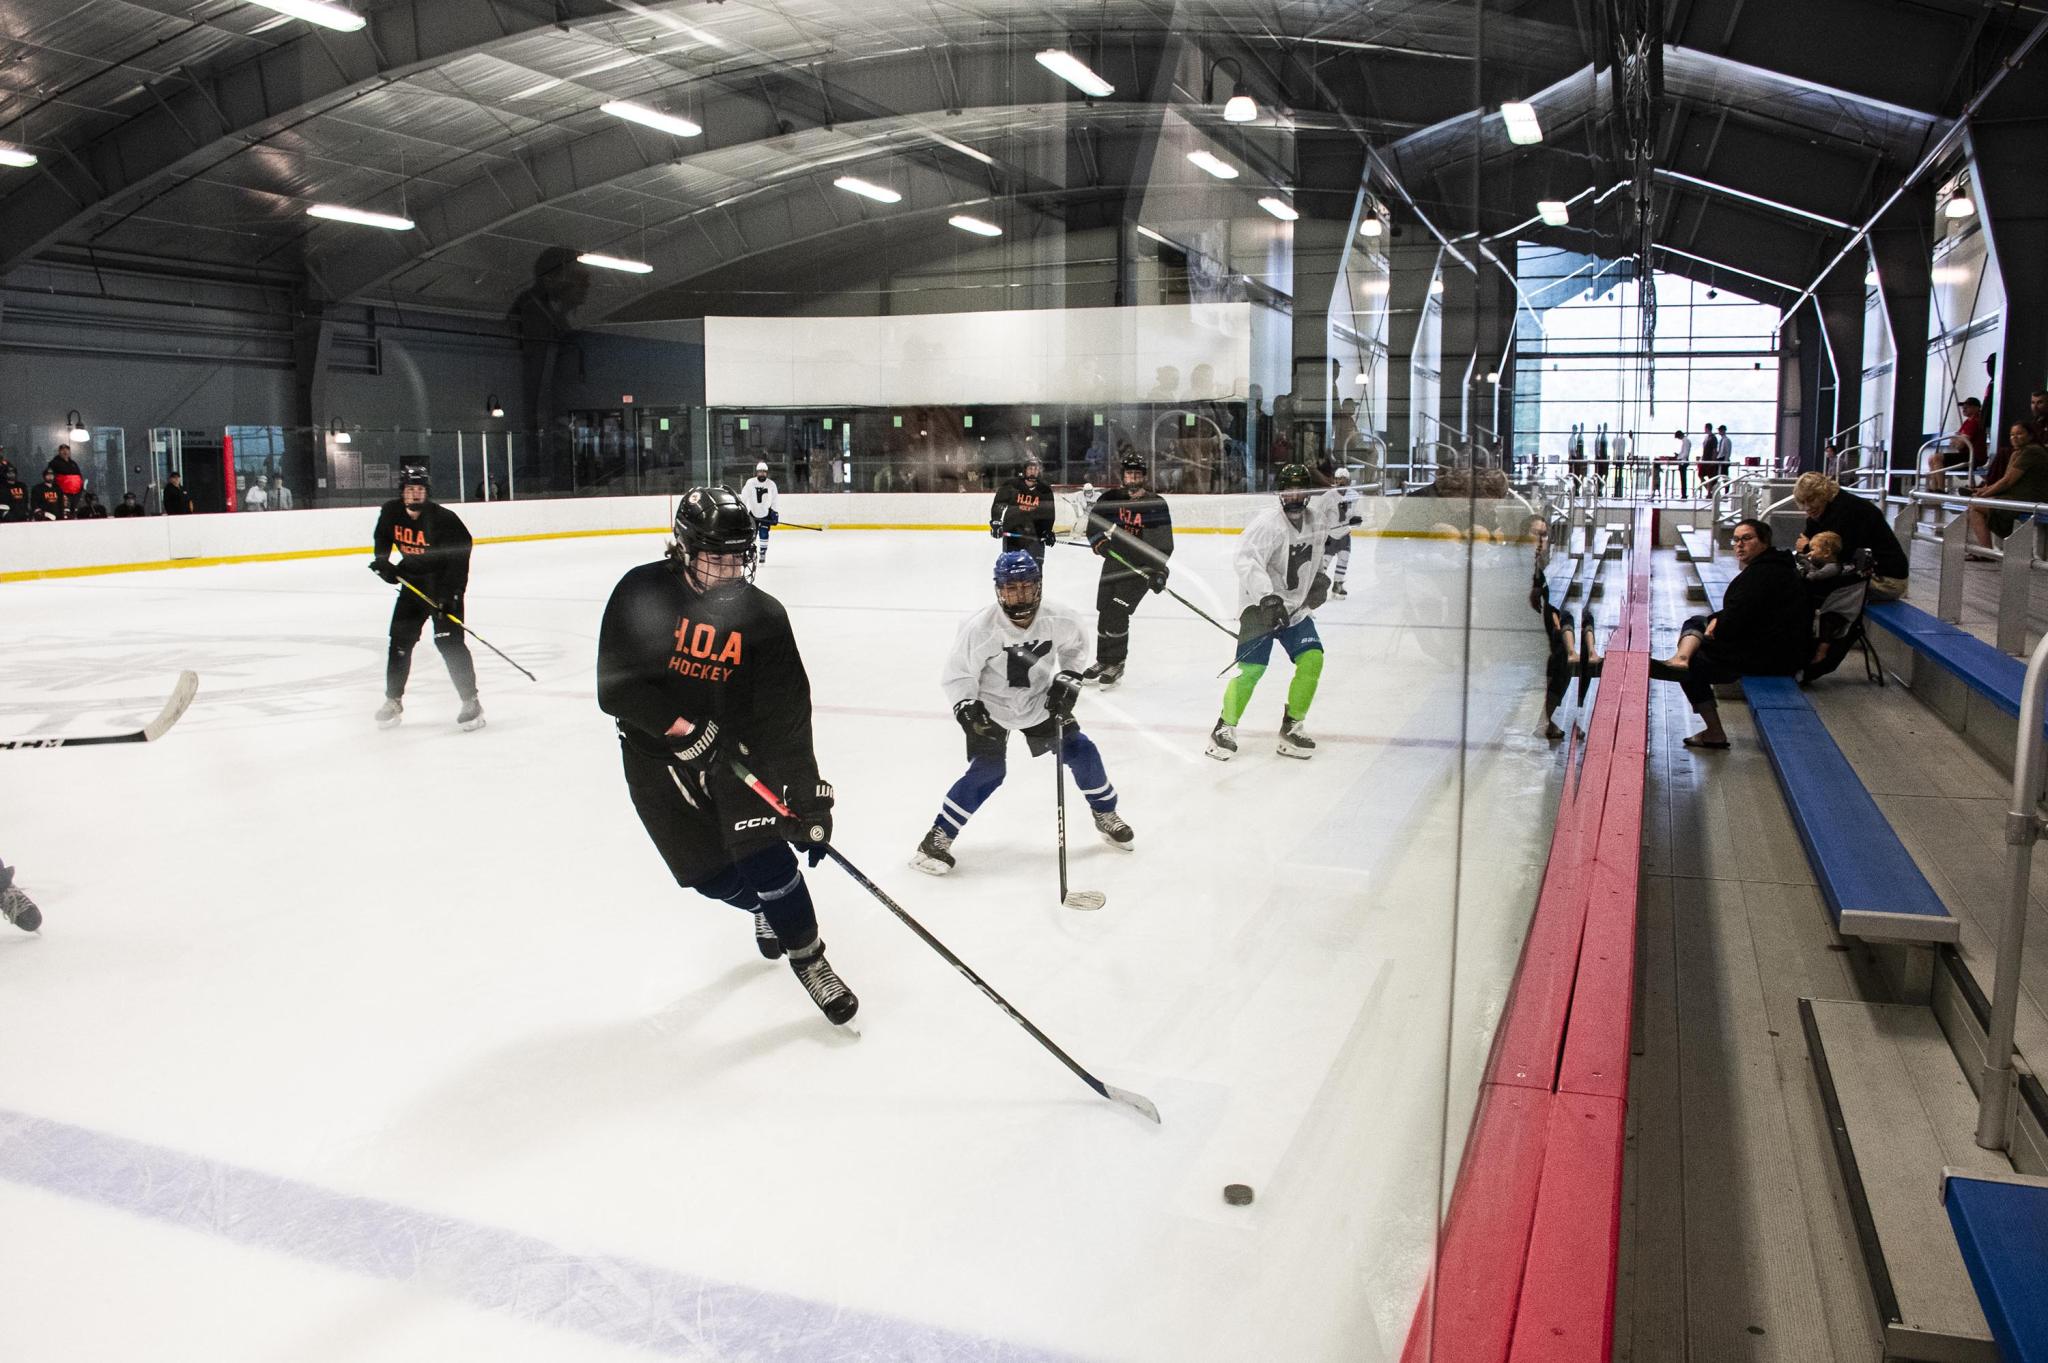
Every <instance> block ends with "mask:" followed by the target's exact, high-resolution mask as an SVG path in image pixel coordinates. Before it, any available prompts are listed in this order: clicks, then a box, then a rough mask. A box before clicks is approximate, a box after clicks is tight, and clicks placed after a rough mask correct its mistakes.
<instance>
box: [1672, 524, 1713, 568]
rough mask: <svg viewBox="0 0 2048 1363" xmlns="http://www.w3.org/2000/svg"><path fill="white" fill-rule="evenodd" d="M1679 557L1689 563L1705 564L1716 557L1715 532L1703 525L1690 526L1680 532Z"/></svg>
mask: <svg viewBox="0 0 2048 1363" xmlns="http://www.w3.org/2000/svg"><path fill="white" fill-rule="evenodd" d="M1678 557H1679V558H1680V559H1682V560H1683V561H1685V562H1687V563H1704V562H1706V561H1708V560H1709V559H1712V558H1713V557H1714V532H1713V531H1711V530H1709V529H1707V528H1706V527H1705V526H1703V525H1688V526H1684V527H1682V528H1681V529H1680V530H1679V532H1678Z"/></svg>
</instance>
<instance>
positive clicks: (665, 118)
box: [598, 99, 704, 137]
mask: <svg viewBox="0 0 2048 1363" xmlns="http://www.w3.org/2000/svg"><path fill="white" fill-rule="evenodd" d="M598 107H599V108H600V109H602V110H604V112H606V113H608V114H610V115H611V116H612V117H613V118H623V119H625V120H626V121H627V122H628V123H638V124H640V125H641V126H642V127H645V128H653V129H655V130H656V131H657V132H665V133H673V134H675V135H676V136H677V137H695V136H697V135H698V134H699V133H701V132H703V131H704V128H703V125H701V124H697V123H692V122H691V121H690V120H689V119H687V118H677V117H676V116H675V115H674V114H665V113H663V112H661V110H659V109H650V108H648V107H647V106H646V105H644V104H635V103H633V102H632V101H631V100H629V99H615V100H613V101H611V102H610V103H609V104H600V105H599V106H598Z"/></svg>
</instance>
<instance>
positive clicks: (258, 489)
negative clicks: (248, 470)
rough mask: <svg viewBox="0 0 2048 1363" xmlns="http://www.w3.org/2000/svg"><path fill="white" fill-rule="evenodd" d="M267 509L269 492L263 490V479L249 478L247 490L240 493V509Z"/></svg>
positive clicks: (268, 506) (268, 507)
mask: <svg viewBox="0 0 2048 1363" xmlns="http://www.w3.org/2000/svg"><path fill="white" fill-rule="evenodd" d="M269 509H270V494H269V493H268V492H266V491H264V490H263V480H262V479H261V478H251V479H250V480H249V489H248V491H246V492H244V493H243V494H242V510H244V511H268V510H269Z"/></svg>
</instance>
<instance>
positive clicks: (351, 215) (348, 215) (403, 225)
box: [306, 204, 412, 232]
mask: <svg viewBox="0 0 2048 1363" xmlns="http://www.w3.org/2000/svg"><path fill="white" fill-rule="evenodd" d="M306 216H307V217H311V218H326V219H327V220H328V221H330V222H352V223H354V224H355V225H356V226H358V227H381V228H383V229H384V230H385V231H387V232H410V231H412V219H411V218H401V217H397V216H395V215H394V214H390V213H365V212H364V211H363V210H362V209H360V208H344V207H342V206H341V205H340V204H314V205H313V206H312V207H311V208H309V209H307V210H306Z"/></svg>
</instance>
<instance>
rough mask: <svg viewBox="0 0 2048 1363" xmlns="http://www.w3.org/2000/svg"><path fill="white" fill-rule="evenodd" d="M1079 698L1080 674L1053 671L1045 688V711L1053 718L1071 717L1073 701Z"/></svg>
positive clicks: (1072, 715)
mask: <svg viewBox="0 0 2048 1363" xmlns="http://www.w3.org/2000/svg"><path fill="white" fill-rule="evenodd" d="M1079 699H1081V674H1080V673H1078V672H1059V673H1055V674H1054V676H1053V679H1052V681H1051V683H1050V684H1049V685H1047V686H1046V688H1045V712H1046V713H1047V714H1048V715H1051V716H1052V717H1053V718H1054V719H1072V718H1073V717H1074V702H1075V701H1077V700H1079Z"/></svg>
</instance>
